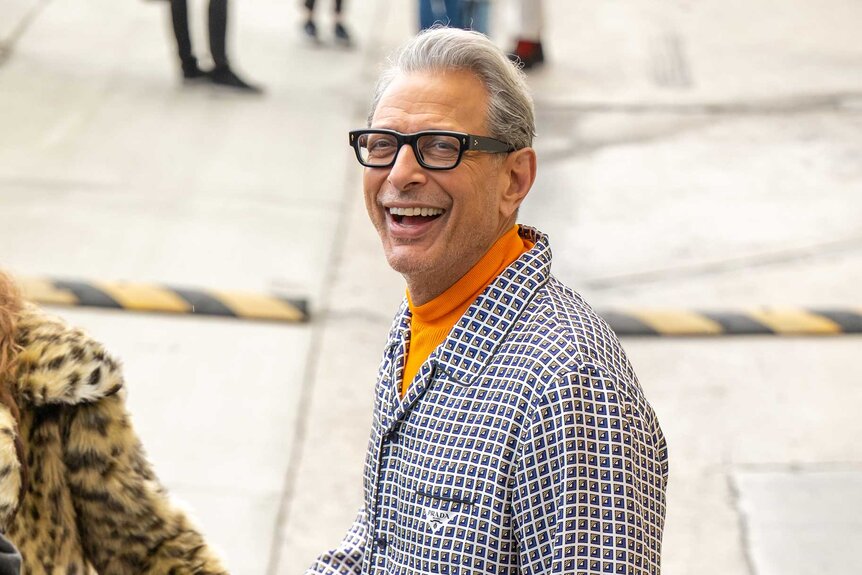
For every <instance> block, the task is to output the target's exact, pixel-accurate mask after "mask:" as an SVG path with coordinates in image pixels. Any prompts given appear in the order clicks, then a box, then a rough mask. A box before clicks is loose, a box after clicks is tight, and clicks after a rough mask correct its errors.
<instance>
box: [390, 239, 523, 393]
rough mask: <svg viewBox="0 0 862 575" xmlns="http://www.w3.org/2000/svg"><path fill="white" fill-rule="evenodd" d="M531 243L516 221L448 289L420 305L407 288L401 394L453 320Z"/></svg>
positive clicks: (447, 333) (449, 328) (458, 317)
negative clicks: (407, 340)
mask: <svg viewBox="0 0 862 575" xmlns="http://www.w3.org/2000/svg"><path fill="white" fill-rule="evenodd" d="M532 247H533V243H532V242H530V241H527V240H525V239H523V238H521V236H519V235H518V226H517V225H515V226H513V227H512V229H510V230H509V231H508V232H506V233H505V234H503V236H502V237H501V238H500V239H499V240H497V241H496V242H495V243H494V245H493V246H491V249H490V250H488V252H487V253H486V254H485V255H484V256H482V259H480V260H479V261H478V262H476V265H474V266H473V267H472V268H471V269H470V271H468V272H467V273H466V274H464V276H463V277H462V278H461V279H459V280H458V281H457V282H455V283H454V284H453V285H452V286H451V287H450V288H449V289H447V290H446V291H444V292H443V293H441V294H440V295H438V296H437V297H435V298H434V299H432V300H431V301H429V302H428V303H425V304H422V305H420V306H414V305H413V301H412V300H411V299H410V292H409V291H408V292H407V303H408V304H409V306H410V312H411V314H412V317H411V319H410V348H409V349H408V352H407V361H406V362H405V365H404V375H403V380H402V382H401V396H402V397H403V396H404V394H405V393H407V389H408V388H409V387H410V383H411V382H412V381H413V378H414V377H416V374H417V373H418V372H419V368H420V367H421V366H422V364H423V363H425V360H426V359H428V356H429V355H431V352H433V351H434V349H435V348H436V347H437V346H438V345H440V344H441V343H443V340H445V339H446V336H447V335H449V331H450V330H451V329H452V327H453V326H454V325H455V323H456V322H457V321H458V320H459V319H460V318H461V316H462V315H464V312H465V311H467V308H468V307H470V304H472V303H473V302H474V301H476V298H478V297H479V295H480V294H481V293H482V292H483V291H484V290H485V288H486V287H488V286H489V285H490V284H491V282H492V281H494V278H496V277H497V276H498V275H500V274H501V273H502V272H503V270H504V269H506V268H507V267H508V266H509V264H511V263H512V262H513V261H515V260H516V259H518V258H519V257H521V255H522V254H523V253H525V252H527V251H529V250H530V249H531V248H532Z"/></svg>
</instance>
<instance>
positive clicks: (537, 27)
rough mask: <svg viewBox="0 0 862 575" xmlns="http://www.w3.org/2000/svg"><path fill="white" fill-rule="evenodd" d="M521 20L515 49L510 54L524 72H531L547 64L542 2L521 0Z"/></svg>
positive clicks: (540, 0)
mask: <svg viewBox="0 0 862 575" xmlns="http://www.w3.org/2000/svg"><path fill="white" fill-rule="evenodd" d="M519 2H520V16H521V17H520V20H519V22H518V31H517V33H516V35H515V47H514V49H513V50H512V52H511V53H510V54H509V58H511V59H512V61H514V62H520V64H521V67H522V68H523V69H524V70H530V69H532V68H535V67H536V66H538V65H540V64H543V63H544V62H545V50H544V47H543V46H542V28H543V27H544V25H545V17H544V13H543V10H544V8H543V6H542V0H519Z"/></svg>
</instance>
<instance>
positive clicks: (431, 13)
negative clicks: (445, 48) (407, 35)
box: [419, 0, 490, 36]
mask: <svg viewBox="0 0 862 575" xmlns="http://www.w3.org/2000/svg"><path fill="white" fill-rule="evenodd" d="M489 13H490V0H419V29H420V30H427V29H428V28H431V27H432V26H435V25H437V26H448V27H450V28H464V29H466V30H476V31H477V32H481V33H483V34H485V35H486V36H487V35H488V34H489V33H490V27H489V21H490V15H489Z"/></svg>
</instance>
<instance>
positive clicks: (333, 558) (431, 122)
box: [307, 28, 668, 575]
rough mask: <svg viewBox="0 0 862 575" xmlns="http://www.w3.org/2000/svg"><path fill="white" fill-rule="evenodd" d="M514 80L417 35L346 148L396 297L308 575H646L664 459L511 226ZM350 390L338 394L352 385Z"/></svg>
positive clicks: (585, 314)
mask: <svg viewBox="0 0 862 575" xmlns="http://www.w3.org/2000/svg"><path fill="white" fill-rule="evenodd" d="M534 118H535V115H534V111H533V103H532V98H531V97H530V94H529V91H528V88H527V85H526V80H525V77H524V74H523V73H522V72H521V71H520V70H518V69H517V68H516V66H514V65H513V64H512V62H510V61H509V60H508V58H507V57H506V55H505V54H504V53H503V52H502V51H501V50H500V49H499V48H497V46H495V45H494V44H493V43H492V42H491V41H490V40H489V39H488V38H487V37H486V36H484V35H482V34H479V33H477V32H469V31H464V30H458V29H452V28H432V29H431V30H427V31H425V32H423V33H420V34H419V35H418V36H417V37H416V38H414V39H413V40H411V41H410V42H408V43H407V44H406V45H405V46H404V47H403V48H402V49H401V50H400V51H399V52H398V53H397V54H396V55H395V57H394V58H393V60H392V62H391V65H390V66H389V68H388V69H386V70H385V71H384V72H383V73H382V75H381V77H380V80H379V81H378V84H377V89H376V91H375V95H374V98H373V100H372V104H371V111H370V114H369V117H368V124H367V126H368V127H367V128H365V129H359V130H353V131H351V132H350V133H349V142H350V145H351V146H352V148H353V151H354V153H355V155H356V159H357V160H358V161H359V163H360V164H361V165H362V166H364V172H363V188H364V194H365V205H366V209H367V211H368V215H369V217H370V219H371V221H372V223H373V224H374V227H375V228H376V229H377V232H378V235H379V236H380V240H381V243H382V245H383V252H384V254H385V256H386V259H387V261H388V263H389V265H390V267H392V268H393V269H394V270H395V271H397V272H399V273H400V274H401V275H402V276H403V277H404V280H405V282H406V284H407V293H406V297H405V298H404V300H403V301H402V302H401V306H400V308H399V309H398V312H397V314H396V316H395V319H394V322H393V324H392V327H391V329H390V332H389V336H388V340H387V343H386V347H385V349H384V352H383V358H382V362H381V364H380V368H379V370H378V376H377V377H378V379H377V383H376V387H375V399H374V413H373V417H372V429H371V437H370V439H369V443H368V451H367V452H366V459H365V466H364V505H363V507H362V508H361V509H360V511H359V513H358V515H357V517H356V519H355V522H354V523H353V525H352V526H351V527H350V528H349V530H348V532H347V535H346V536H345V537H344V539H343V541H342V542H341V544H340V545H339V546H337V547H335V548H334V549H332V550H331V551H328V552H326V553H324V554H322V555H321V556H320V557H318V559H317V560H316V562H315V563H314V564H313V565H312V566H311V567H310V568H309V570H308V571H307V573H309V574H313V573H318V574H336V573H338V574H355V575H359V574H374V575H380V574H384V573H455V572H457V573H458V574H459V575H480V574H482V575H484V574H486V573H506V574H508V575H515V574H519V573H521V574H532V575H550V574H559V575H562V574H569V573H581V574H594V575H598V574H600V573H626V574H627V575H657V574H658V573H659V571H660V558H661V540H662V533H663V529H664V517H665V505H666V497H665V494H666V486H667V473H668V462H667V447H666V443H665V438H664V434H663V432H662V430H661V427H660V425H659V422H658V419H657V418H656V415H655V413H654V412H653V409H652V407H651V406H650V404H649V403H648V402H647V400H646V398H645V397H644V393H643V390H642V388H641V386H640V384H639V383H638V380H637V377H636V375H635V373H634V370H633V368H632V366H631V364H630V363H629V361H628V359H627V358H626V355H625V352H624V351H623V349H622V346H621V345H620V342H619V340H618V339H617V337H616V335H615V334H614V333H613V331H612V330H611V329H610V327H608V325H607V324H606V323H605V322H604V321H603V320H602V319H601V318H600V317H598V316H597V315H596V314H595V313H594V312H593V310H592V309H591V307H590V306H589V305H588V304H587V303H586V302H585V301H584V300H583V299H582V298H581V296H580V295H578V294H577V293H576V292H574V291H573V290H571V289H570V288H568V287H566V286H565V285H563V284H561V283H560V282H559V281H558V280H557V279H556V278H554V276H553V275H552V274H551V266H552V254H551V246H550V240H549V238H548V237H547V236H546V235H545V234H543V233H542V232H540V231H539V230H537V229H535V228H531V227H527V226H525V225H519V224H517V223H516V221H517V216H518V209H519V207H520V205H521V202H522V201H523V200H524V199H525V198H526V196H527V194H528V193H529V192H530V190H531V188H532V186H533V183H534V181H535V178H536V169H537V158H536V152H535V150H534V149H533V148H532V141H533V137H534V135H535V119H534ZM356 383H357V382H348V383H347V384H348V385H354V384H356Z"/></svg>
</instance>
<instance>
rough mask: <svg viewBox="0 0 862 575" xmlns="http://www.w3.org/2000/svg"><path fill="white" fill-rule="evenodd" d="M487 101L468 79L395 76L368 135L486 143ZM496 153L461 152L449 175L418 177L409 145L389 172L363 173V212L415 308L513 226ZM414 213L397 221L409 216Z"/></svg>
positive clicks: (458, 74)
mask: <svg viewBox="0 0 862 575" xmlns="http://www.w3.org/2000/svg"><path fill="white" fill-rule="evenodd" d="M487 105H488V95H487V93H486V91H485V88H484V86H483V85H482V83H481V82H480V81H479V79H478V78H477V77H476V76H475V75H473V74H472V73H469V72H461V71H457V72H445V73H428V72H423V73H413V74H408V75H401V76H398V77H396V78H395V80H394V81H393V82H392V83H391V84H390V85H389V87H388V88H387V89H386V91H385V92H384V94H383V97H382V98H381V99H380V102H379V104H378V106H377V109H376V111H375V113H374V117H373V118H372V121H371V127H372V128H388V129H391V130H396V131H398V132H401V133H405V134H408V133H414V132H419V131H423V130H449V131H453V132H466V133H468V134H474V135H479V136H487V135H488V131H487V126H486V116H487V109H488V108H487ZM503 161H504V158H503V159H501V157H500V156H499V155H498V154H487V153H477V152H469V151H468V152H465V153H464V156H463V158H462V160H461V163H460V164H459V165H458V166H457V167H456V168H454V169H452V170H443V171H437V170H426V169H424V168H423V167H422V166H420V165H419V163H418V162H417V160H416V156H415V155H414V153H413V150H412V149H411V148H410V146H404V147H402V148H401V150H400V151H399V152H398V156H397V160H396V162H395V165H394V166H392V167H391V168H365V174H364V178H363V183H364V188H365V205H366V208H367V209H368V215H369V216H370V217H371V221H372V223H374V226H375V227H376V228H377V232H378V233H379V234H380V239H381V240H382V242H383V251H384V252H385V254H386V258H387V260H388V261H389V265H390V266H392V268H393V269H394V270H395V271H397V272H399V273H401V274H402V275H403V276H404V278H405V279H406V280H407V286H408V288H409V290H410V294H411V297H412V299H413V301H414V303H416V304H422V303H425V302H426V301H429V300H431V299H433V298H434V297H436V296H437V295H439V294H440V293H442V292H443V291H445V290H446V289H447V288H448V287H449V286H451V285H452V284H453V283H455V282H456V281H457V280H458V279H459V278H461V276H463V275H464V274H465V273H466V272H467V271H469V270H470V268H471V267H473V265H474V264H475V263H476V262H477V261H478V260H479V259H480V258H481V257H482V256H483V255H484V254H485V252H486V251H487V250H488V249H489V248H490V247H491V246H492V245H493V244H494V242H495V241H496V240H497V239H498V238H499V237H500V236H501V235H502V234H503V233H505V231H506V230H508V229H509V227H510V226H511V225H513V223H514V221H513V220H514V210H515V209H516V208H517V206H510V203H511V202H506V201H504V200H503V192H504V190H505V188H506V186H507V185H508V181H509V178H508V176H506V174H505V170H503V169H501V167H502V163H503ZM417 209H419V210H421V212H416V213H417V214H426V215H403V214H405V210H406V213H408V214H409V213H411V211H416V210H417Z"/></svg>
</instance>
